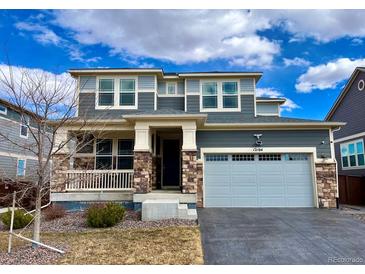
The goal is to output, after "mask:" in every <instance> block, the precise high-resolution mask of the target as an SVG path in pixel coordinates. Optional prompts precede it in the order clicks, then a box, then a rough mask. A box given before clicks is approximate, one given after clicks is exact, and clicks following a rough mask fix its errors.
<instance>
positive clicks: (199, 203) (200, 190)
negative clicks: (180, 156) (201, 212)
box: [196, 161, 204, 207]
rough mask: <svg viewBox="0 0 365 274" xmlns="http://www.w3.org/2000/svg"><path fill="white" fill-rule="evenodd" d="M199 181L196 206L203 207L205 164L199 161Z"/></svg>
mask: <svg viewBox="0 0 365 274" xmlns="http://www.w3.org/2000/svg"><path fill="white" fill-rule="evenodd" d="M196 171H197V180H198V186H197V187H198V191H197V194H196V206H197V207H203V204H204V203H203V162H202V161H198V162H197V163H196Z"/></svg>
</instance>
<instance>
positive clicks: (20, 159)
mask: <svg viewBox="0 0 365 274" xmlns="http://www.w3.org/2000/svg"><path fill="white" fill-rule="evenodd" d="M19 161H24V172H23V174H22V175H19V174H18V168H19ZM26 170H27V159H25V158H18V159H17V161H16V176H17V177H24V176H25V173H26Z"/></svg>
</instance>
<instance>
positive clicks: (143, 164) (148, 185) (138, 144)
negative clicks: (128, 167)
mask: <svg viewBox="0 0 365 274" xmlns="http://www.w3.org/2000/svg"><path fill="white" fill-rule="evenodd" d="M133 169H134V175H133V187H134V188H135V190H136V192H137V193H148V192H151V190H152V150H151V132H150V127H149V125H148V124H147V123H145V122H136V125H135V143H134V160H133Z"/></svg>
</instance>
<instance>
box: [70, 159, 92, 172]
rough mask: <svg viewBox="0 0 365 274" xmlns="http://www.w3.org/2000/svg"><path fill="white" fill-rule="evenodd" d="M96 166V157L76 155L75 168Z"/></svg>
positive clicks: (88, 168) (86, 168)
mask: <svg viewBox="0 0 365 274" xmlns="http://www.w3.org/2000/svg"><path fill="white" fill-rule="evenodd" d="M94 167H95V157H75V158H74V169H82V170H91V169H94Z"/></svg>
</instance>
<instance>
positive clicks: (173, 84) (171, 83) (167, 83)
mask: <svg viewBox="0 0 365 274" xmlns="http://www.w3.org/2000/svg"><path fill="white" fill-rule="evenodd" d="M169 85H171V86H174V88H175V92H174V93H169ZM165 94H166V95H176V94H177V82H166V93H165Z"/></svg>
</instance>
